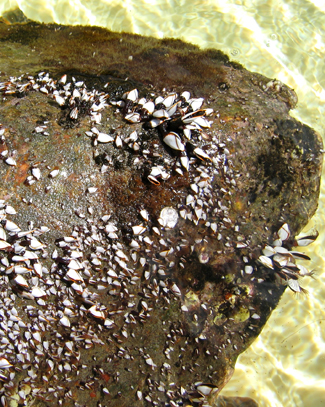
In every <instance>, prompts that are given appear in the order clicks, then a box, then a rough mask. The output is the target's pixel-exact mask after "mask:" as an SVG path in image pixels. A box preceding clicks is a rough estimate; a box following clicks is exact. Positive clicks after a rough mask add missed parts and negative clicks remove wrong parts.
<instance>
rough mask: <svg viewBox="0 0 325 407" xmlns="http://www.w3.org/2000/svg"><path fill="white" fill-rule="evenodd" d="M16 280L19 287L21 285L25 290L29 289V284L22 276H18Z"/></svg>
mask: <svg viewBox="0 0 325 407" xmlns="http://www.w3.org/2000/svg"><path fill="white" fill-rule="evenodd" d="M14 280H15V282H16V283H17V284H18V285H20V286H22V287H25V288H28V283H27V281H26V280H25V279H24V277H23V276H22V275H20V274H18V276H16V277H15V278H14Z"/></svg>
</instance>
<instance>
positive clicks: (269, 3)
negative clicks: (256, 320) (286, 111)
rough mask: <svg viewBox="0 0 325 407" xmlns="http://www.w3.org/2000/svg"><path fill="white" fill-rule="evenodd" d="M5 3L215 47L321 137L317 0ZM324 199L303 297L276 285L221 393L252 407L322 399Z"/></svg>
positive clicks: (320, 3)
mask: <svg viewBox="0 0 325 407" xmlns="http://www.w3.org/2000/svg"><path fill="white" fill-rule="evenodd" d="M15 7H19V8H20V10H22V11H23V13H24V14H25V15H26V16H27V17H28V18H30V19H33V20H37V21H42V22H45V23H50V22H56V23H60V24H87V25H99V26H102V27H107V28H108V29H110V30H114V31H125V32H132V33H137V34H142V35H151V36H155V37H158V38H163V37H175V38H181V39H183V40H185V41H189V42H192V43H195V44H197V45H199V46H200V47H203V48H207V47H209V48H219V49H221V50H222V51H224V52H225V53H227V54H228V55H230V56H231V57H232V58H233V59H234V60H236V61H238V62H240V63H242V64H243V65H244V66H245V67H246V68H247V69H249V70H252V71H256V72H259V73H261V74H263V75H266V76H268V77H271V78H276V79H278V80H281V81H282V82H284V83H286V84H287V85H289V86H291V87H292V88H294V89H295V90H296V92H297V94H298V98H299V104H298V106H297V108H296V109H295V110H294V111H293V112H292V115H293V116H295V117H296V118H297V119H299V120H301V121H303V122H304V123H306V124H308V125H310V126H312V127H313V128H315V129H316V130H317V131H318V132H319V133H320V134H321V135H322V136H323V137H324V130H323V129H324V128H325V115H324V101H325V71H324V62H323V61H324V58H325V43H324V39H325V28H324V27H325V2H324V0H310V1H307V0H297V1H295V2H294V1H291V0H283V1H281V0H266V1H260V0H232V1H231V0H223V1H218V0H204V1H202V0H186V1H185V0H178V1H176V0H133V1H132V0H2V1H1V4H0V15H1V14H3V13H5V12H6V11H7V10H9V9H12V8H15ZM323 179H324V174H323ZM324 203H325V189H324V182H323V184H322V188H321V199H320V204H319V209H318V211H317V213H316V215H315V216H314V217H313V219H312V220H311V222H310V224H309V225H308V226H307V228H306V230H308V229H311V228H313V227H314V228H316V229H318V230H319V231H320V236H319V238H318V239H317V241H316V243H314V244H313V245H312V246H311V247H310V248H309V247H307V248H306V250H305V252H306V254H308V255H310V256H311V257H312V260H313V264H312V267H313V268H314V270H315V275H316V277H315V280H313V281H311V280H309V285H308V287H306V288H307V289H308V291H309V296H299V297H296V298H295V297H294V296H293V295H292V293H291V292H289V291H290V290H287V291H286V293H285V295H284V296H283V298H282V300H281V302H280V304H279V306H278V308H277V309H276V310H275V311H274V312H273V315H272V317H271V318H270V320H269V321H268V323H267V325H266V326H265V328H264V330H263V333H262V334H261V335H260V337H259V338H258V339H257V340H256V341H255V343H254V344H253V345H252V346H251V347H250V349H248V350H247V351H246V352H245V353H244V354H243V355H241V357H240V358H239V361H238V363H237V365H236V372H235V374H234V376H233V378H232V379H231V381H230V382H229V384H228V385H227V386H226V388H225V389H224V391H223V392H222V394H223V395H232V396H234V395H239V396H248V397H252V398H254V399H255V400H256V401H257V402H258V403H259V406H260V407H268V406H272V407H283V406H285V407H286V406H295V407H306V406H312V407H324V405H325V379H324V377H325V376H324V367H323V366H324V362H325V330H324V325H325V310H324V306H323V304H322V299H323V298H325V284H324V283H325V272H324V271H323V270H324V269H325V268H324V265H325V260H324V254H323V250H322V248H323V247H324V245H325V215H324V213H325V212H324ZM298 302H299V306H298Z"/></svg>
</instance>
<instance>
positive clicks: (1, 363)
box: [0, 358, 13, 369]
mask: <svg viewBox="0 0 325 407" xmlns="http://www.w3.org/2000/svg"><path fill="white" fill-rule="evenodd" d="M12 366H13V365H12V364H11V363H9V362H8V360H7V359H6V358H0V369H9V368H10V367H12Z"/></svg>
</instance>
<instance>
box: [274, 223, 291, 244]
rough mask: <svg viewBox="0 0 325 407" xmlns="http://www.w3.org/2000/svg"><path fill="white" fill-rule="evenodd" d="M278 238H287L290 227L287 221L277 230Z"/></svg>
mask: <svg viewBox="0 0 325 407" xmlns="http://www.w3.org/2000/svg"><path fill="white" fill-rule="evenodd" d="M277 235H278V238H279V239H281V240H282V241H284V240H287V239H289V237H290V229H289V225H288V224H287V223H284V224H283V225H282V226H281V227H280V229H279V230H278V232H277Z"/></svg>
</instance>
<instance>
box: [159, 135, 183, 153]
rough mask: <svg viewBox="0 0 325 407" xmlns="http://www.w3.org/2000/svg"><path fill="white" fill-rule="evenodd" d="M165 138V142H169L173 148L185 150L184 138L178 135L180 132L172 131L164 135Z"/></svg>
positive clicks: (168, 144) (169, 145)
mask: <svg viewBox="0 0 325 407" xmlns="http://www.w3.org/2000/svg"><path fill="white" fill-rule="evenodd" d="M163 140H164V143H165V144H167V146H168V147H170V148H172V149H173V150H177V151H185V145H184V144H183V143H182V140H181V138H180V137H179V136H178V134H176V133H174V132H170V133H168V134H167V136H165V137H164V139H163Z"/></svg>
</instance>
